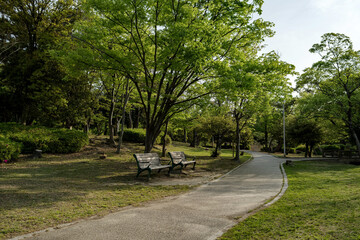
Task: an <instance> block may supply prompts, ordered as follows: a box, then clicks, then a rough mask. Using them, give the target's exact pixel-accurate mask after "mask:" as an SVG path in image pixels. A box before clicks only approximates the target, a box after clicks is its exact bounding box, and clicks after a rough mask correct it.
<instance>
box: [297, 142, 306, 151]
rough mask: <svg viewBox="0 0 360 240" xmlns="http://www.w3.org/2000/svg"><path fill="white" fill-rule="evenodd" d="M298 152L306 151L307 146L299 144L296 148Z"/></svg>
mask: <svg viewBox="0 0 360 240" xmlns="http://www.w3.org/2000/svg"><path fill="white" fill-rule="evenodd" d="M295 149H296V152H305V151H306V146H305V145H303V144H302V145H299V146H297V147H296V148H295Z"/></svg>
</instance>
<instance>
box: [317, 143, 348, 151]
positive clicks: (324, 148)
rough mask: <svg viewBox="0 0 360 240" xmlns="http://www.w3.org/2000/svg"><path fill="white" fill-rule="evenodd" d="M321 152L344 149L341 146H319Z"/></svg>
mask: <svg viewBox="0 0 360 240" xmlns="http://www.w3.org/2000/svg"><path fill="white" fill-rule="evenodd" d="M321 148H322V149H323V150H341V149H344V145H343V144H333V145H321Z"/></svg>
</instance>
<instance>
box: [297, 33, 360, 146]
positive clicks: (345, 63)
mask: <svg viewBox="0 0 360 240" xmlns="http://www.w3.org/2000/svg"><path fill="white" fill-rule="evenodd" d="M310 52H312V53H317V54H319V55H320V56H321V60H320V61H318V62H316V63H314V64H313V66H312V67H311V68H307V69H305V71H304V73H303V74H302V75H301V76H300V77H299V78H298V79H297V84H298V87H299V88H301V89H302V90H303V91H305V92H311V93H313V95H314V97H315V98H316V101H317V106H316V108H315V112H318V113H319V112H322V113H323V114H322V117H324V118H326V119H329V120H330V119H331V118H333V117H336V118H338V119H341V121H343V123H344V124H345V126H346V127H347V129H348V132H349V137H350V138H352V139H354V141H355V143H356V146H357V149H358V151H359V152H360V141H359V137H358V132H359V129H360V109H359V107H358V106H359V104H360V51H355V50H353V45H352V42H351V40H350V38H349V37H347V36H345V35H344V34H339V33H327V34H324V35H323V36H322V40H321V42H320V43H318V44H314V45H313V47H312V48H311V49H310Z"/></svg>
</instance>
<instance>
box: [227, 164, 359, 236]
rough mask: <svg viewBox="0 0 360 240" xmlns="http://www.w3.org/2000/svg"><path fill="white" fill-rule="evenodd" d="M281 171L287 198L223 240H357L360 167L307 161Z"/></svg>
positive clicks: (239, 227)
mask: <svg viewBox="0 0 360 240" xmlns="http://www.w3.org/2000/svg"><path fill="white" fill-rule="evenodd" d="M285 170H286V173H287V176H288V179H289V188H288V190H287V191H286V193H285V195H284V196H283V197H282V198H281V199H280V200H279V201H278V202H276V203H275V204H274V205H272V206H270V207H269V208H267V209H265V210H263V211H260V212H258V213H256V214H254V215H253V216H251V217H249V218H247V219H246V220H244V221H243V222H241V223H239V224H238V225H237V226H236V227H234V228H233V229H231V230H229V231H228V232H227V233H226V234H224V235H223V236H222V237H221V239H360V227H359V225H360V167H359V166H354V165H345V164H340V163H335V162H324V161H322V162H309V161H307V162H295V163H294V166H286V167H285Z"/></svg>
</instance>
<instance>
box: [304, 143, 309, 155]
mask: <svg viewBox="0 0 360 240" xmlns="http://www.w3.org/2000/svg"><path fill="white" fill-rule="evenodd" d="M308 153H309V144H308V143H305V157H306V158H307V157H308Z"/></svg>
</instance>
